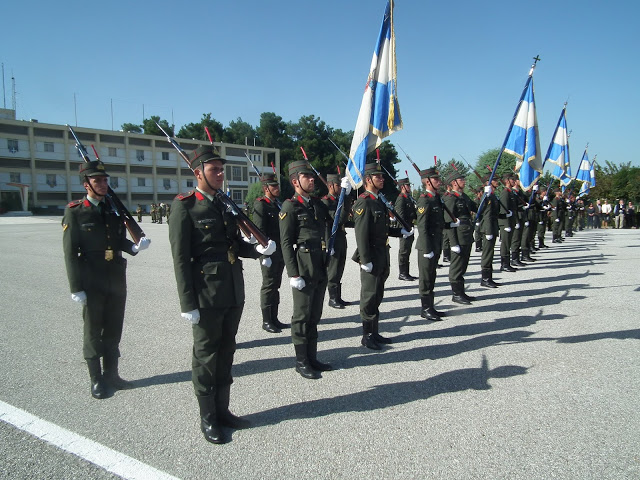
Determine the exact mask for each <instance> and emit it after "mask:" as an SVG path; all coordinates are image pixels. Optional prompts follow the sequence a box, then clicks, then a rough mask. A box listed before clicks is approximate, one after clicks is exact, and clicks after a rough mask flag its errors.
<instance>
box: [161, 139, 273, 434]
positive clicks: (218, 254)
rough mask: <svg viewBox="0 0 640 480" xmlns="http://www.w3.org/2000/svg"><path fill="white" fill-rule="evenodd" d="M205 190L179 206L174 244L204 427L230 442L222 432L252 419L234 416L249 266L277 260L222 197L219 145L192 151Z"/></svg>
mask: <svg viewBox="0 0 640 480" xmlns="http://www.w3.org/2000/svg"><path fill="white" fill-rule="evenodd" d="M189 161H190V166H191V168H192V170H193V173H194V175H195V178H196V182H197V186H196V189H195V190H192V191H190V192H188V193H185V194H179V195H178V196H177V197H176V198H175V200H174V201H173V205H172V208H171V211H172V213H171V217H170V220H169V242H170V244H171V253H172V255H173V267H174V270H175V275H176V282H177V285H178V297H179V298H180V309H181V312H182V313H181V314H180V315H181V317H182V318H184V319H185V320H186V321H188V322H189V324H190V325H192V330H193V356H192V381H193V388H194V391H195V394H196V398H197V399H198V404H199V407H200V429H201V430H202V433H203V434H204V438H205V439H206V440H207V441H209V442H211V443H225V442H226V441H227V439H226V438H225V436H224V434H223V431H222V427H230V428H246V427H248V426H249V422H248V421H247V420H246V419H243V418H240V417H237V416H235V415H233V414H232V413H231V412H230V411H229V396H230V390H231V383H232V382H233V378H232V377H231V366H232V364H233V354H234V353H235V350H236V333H237V331H238V324H239V323H240V316H241V315H242V309H243V307H244V279H243V276H242V261H241V260H240V259H239V258H238V257H247V258H258V256H259V255H270V254H272V253H273V252H274V251H275V249H276V245H275V243H274V242H273V241H269V244H268V246H267V247H262V246H261V245H258V246H257V247H256V248H255V249H254V247H253V245H251V244H249V243H247V242H246V241H243V239H242V238H241V236H240V231H239V229H238V224H237V222H236V217H234V215H233V214H232V213H230V212H228V211H227V209H226V207H225V205H224V203H223V202H222V201H221V200H220V198H219V195H220V193H219V190H220V188H221V187H222V184H223V182H224V167H223V165H224V163H225V162H226V160H225V159H224V158H222V157H221V156H220V154H219V153H218V151H217V150H216V149H215V148H214V147H213V146H211V145H205V146H201V147H198V148H197V149H196V150H194V151H193V152H191V154H189Z"/></svg>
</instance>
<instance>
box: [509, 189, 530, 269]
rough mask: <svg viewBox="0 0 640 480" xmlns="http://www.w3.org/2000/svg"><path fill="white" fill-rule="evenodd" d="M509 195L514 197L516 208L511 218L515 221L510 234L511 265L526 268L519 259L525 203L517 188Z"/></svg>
mask: <svg viewBox="0 0 640 480" xmlns="http://www.w3.org/2000/svg"><path fill="white" fill-rule="evenodd" d="M511 193H512V194H513V196H514V197H515V207H516V209H515V210H513V216H514V217H515V219H516V224H515V226H514V228H513V230H512V232H511V265H515V266H516V267H526V263H524V262H522V261H521V258H520V249H521V247H522V236H523V232H524V222H525V213H526V212H525V210H524V206H525V204H526V202H525V198H524V196H523V194H522V192H521V191H520V187H519V186H516V187H515V188H514V189H512V190H511Z"/></svg>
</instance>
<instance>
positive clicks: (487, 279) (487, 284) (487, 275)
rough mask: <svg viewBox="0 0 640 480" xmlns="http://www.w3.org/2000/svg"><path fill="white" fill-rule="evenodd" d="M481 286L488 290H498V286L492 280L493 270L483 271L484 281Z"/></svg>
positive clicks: (484, 269)
mask: <svg viewBox="0 0 640 480" xmlns="http://www.w3.org/2000/svg"><path fill="white" fill-rule="evenodd" d="M480 286H481V287H486V288H498V286H497V285H496V284H495V283H493V281H492V280H491V269H489V268H483V269H482V280H480Z"/></svg>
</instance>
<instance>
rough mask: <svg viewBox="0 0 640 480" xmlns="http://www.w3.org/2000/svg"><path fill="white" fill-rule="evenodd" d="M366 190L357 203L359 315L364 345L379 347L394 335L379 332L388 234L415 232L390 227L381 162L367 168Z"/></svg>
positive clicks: (370, 164)
mask: <svg viewBox="0 0 640 480" xmlns="http://www.w3.org/2000/svg"><path fill="white" fill-rule="evenodd" d="M363 175H364V179H363V181H364V187H365V189H366V191H365V192H364V193H363V194H362V195H360V196H359V197H358V199H357V200H356V202H355V204H354V206H353V212H354V221H355V226H354V228H355V233H356V247H357V248H356V251H355V253H354V254H353V260H354V261H356V262H358V263H359V264H360V318H361V319H362V330H363V335H362V340H361V344H362V346H364V347H366V348H370V349H372V350H380V348H381V347H380V344H388V343H391V339H389V338H386V337H383V336H382V335H380V333H379V321H380V304H381V303H382V298H383V297H384V283H385V281H386V280H387V278H388V277H389V238H388V237H389V236H394V237H400V236H403V235H405V236H410V235H413V230H412V231H411V232H407V231H405V230H404V229H400V228H390V226H389V223H390V222H389V212H388V210H387V207H386V205H385V204H384V203H382V200H380V197H379V195H378V193H379V192H380V190H382V187H384V176H383V175H382V169H381V168H380V165H379V164H378V163H368V164H366V165H365V168H364V172H363Z"/></svg>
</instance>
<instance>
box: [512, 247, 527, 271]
mask: <svg viewBox="0 0 640 480" xmlns="http://www.w3.org/2000/svg"><path fill="white" fill-rule="evenodd" d="M519 257H520V252H519V250H515V251H513V252H511V265H515V266H516V267H526V266H527V265H526V264H524V263H522V262H521V261H520V258H519Z"/></svg>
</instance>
